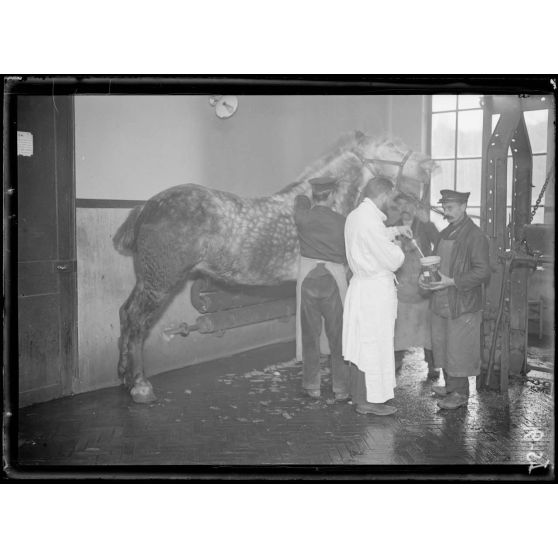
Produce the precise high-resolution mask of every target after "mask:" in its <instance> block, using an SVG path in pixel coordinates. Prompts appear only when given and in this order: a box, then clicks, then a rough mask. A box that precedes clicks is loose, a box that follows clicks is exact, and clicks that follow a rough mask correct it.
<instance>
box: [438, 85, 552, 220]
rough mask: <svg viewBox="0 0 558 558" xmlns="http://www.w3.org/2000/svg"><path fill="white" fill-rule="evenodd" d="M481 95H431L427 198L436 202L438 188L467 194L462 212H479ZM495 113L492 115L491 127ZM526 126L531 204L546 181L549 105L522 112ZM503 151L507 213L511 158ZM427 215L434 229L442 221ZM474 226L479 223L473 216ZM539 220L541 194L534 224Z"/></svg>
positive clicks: (541, 215)
mask: <svg viewBox="0 0 558 558" xmlns="http://www.w3.org/2000/svg"><path fill="white" fill-rule="evenodd" d="M481 98H482V95H433V96H432V121H431V155H432V158H433V159H434V160H435V161H436V162H437V163H438V165H439V167H440V170H439V171H438V172H437V173H435V174H434V175H433V176H432V180H431V184H430V200H431V203H432V205H438V200H439V199H440V190H446V189H449V190H459V191H464V192H471V195H470V196H469V204H468V208H467V213H468V214H469V215H473V216H474V215H476V216H480V203H481V180H482V176H481V173H482V126H483V109H482V107H481ZM499 117H500V115H499V114H494V115H492V130H494V128H495V126H496V123H497V122H498V119H499ZM524 117H525V124H526V126H527V132H528V134H529V140H530V143H531V150H532V152H533V178H532V182H533V190H532V192H531V199H532V204H533V206H534V204H535V202H536V200H537V198H538V196H539V194H540V192H541V188H542V186H543V184H544V182H545V180H546V174H547V171H546V157H547V133H548V125H549V123H548V109H544V110H530V111H525V112H524ZM512 161H513V160H512V157H511V150H509V151H508V176H507V179H508V187H507V195H508V201H507V214H508V219H509V216H511V199H512V193H511V184H512V172H513V162H512ZM431 219H432V221H433V222H434V223H435V224H436V226H437V227H438V228H439V229H442V228H444V227H445V226H446V225H447V223H446V222H445V221H444V219H443V218H442V217H441V215H439V214H438V213H435V212H432V213H431ZM475 222H476V223H477V224H478V223H480V221H479V220H478V219H475ZM543 222H544V197H543V199H542V202H541V206H540V207H539V210H538V211H537V213H536V214H535V216H534V218H533V223H543Z"/></svg>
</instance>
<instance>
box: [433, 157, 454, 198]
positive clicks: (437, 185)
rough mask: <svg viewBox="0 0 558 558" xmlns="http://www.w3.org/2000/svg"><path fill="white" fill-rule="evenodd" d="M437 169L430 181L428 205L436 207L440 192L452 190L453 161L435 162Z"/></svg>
mask: <svg viewBox="0 0 558 558" xmlns="http://www.w3.org/2000/svg"><path fill="white" fill-rule="evenodd" d="M436 162H437V163H438V165H439V167H440V168H439V169H437V170H435V171H434V173H433V174H432V177H431V179H430V203H431V204H432V205H437V204H438V200H439V199H440V190H454V189H455V188H454V187H453V170H454V165H455V163H454V162H453V161H436Z"/></svg>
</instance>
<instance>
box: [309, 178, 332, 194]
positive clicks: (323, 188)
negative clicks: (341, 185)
mask: <svg viewBox="0 0 558 558" xmlns="http://www.w3.org/2000/svg"><path fill="white" fill-rule="evenodd" d="M308 182H310V184H311V186H312V193H313V194H327V193H329V192H333V190H335V188H337V181H336V180H335V178H331V177H329V176H321V177H318V178H311V179H310V180H309V181H308Z"/></svg>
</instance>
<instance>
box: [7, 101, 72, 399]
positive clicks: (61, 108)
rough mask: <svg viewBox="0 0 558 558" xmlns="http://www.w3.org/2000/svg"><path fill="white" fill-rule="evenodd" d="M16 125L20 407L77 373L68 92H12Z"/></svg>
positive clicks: (66, 389) (57, 392)
mask: <svg viewBox="0 0 558 558" xmlns="http://www.w3.org/2000/svg"><path fill="white" fill-rule="evenodd" d="M17 130H18V156H17V198H18V200H17V211H18V213H17V215H18V225H17V254H18V256H17V259H18V265H17V272H18V346H19V376H18V380H19V406H20V407H21V406H25V405H28V404H30V403H36V402H39V401H47V400H49V399H53V398H56V397H60V396H62V395H68V394H70V393H71V392H72V380H73V378H74V376H75V375H76V373H77V358H76V357H77V355H76V351H77V319H76V317H77V308H76V300H77V298H76V256H75V180H74V106H73V97H71V96H43V95H39V96H31V95H20V96H18V97H17ZM20 132H25V134H23V135H22V134H21V133H20ZM22 140H23V142H25V143H26V145H25V146H24V145H23V142H22ZM31 144H32V147H31Z"/></svg>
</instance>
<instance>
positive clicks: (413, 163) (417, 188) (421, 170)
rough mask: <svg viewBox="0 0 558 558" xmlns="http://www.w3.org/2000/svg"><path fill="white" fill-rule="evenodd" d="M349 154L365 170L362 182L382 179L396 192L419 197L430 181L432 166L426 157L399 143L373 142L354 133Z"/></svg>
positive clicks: (360, 134)
mask: <svg viewBox="0 0 558 558" xmlns="http://www.w3.org/2000/svg"><path fill="white" fill-rule="evenodd" d="M356 138H357V144H356V145H355V147H354V149H353V152H354V153H355V155H356V156H357V157H358V158H359V159H360V161H361V163H362V165H363V167H364V168H365V169H366V170H367V171H368V176H366V173H365V177H364V182H365V183H366V182H368V180H369V179H370V178H372V177H373V176H385V177H386V178H389V179H390V180H391V181H392V182H393V183H394V185H395V188H396V190H398V191H401V192H403V193H406V194H411V195H413V196H414V197H417V198H419V199H421V198H422V194H423V185H424V184H425V183H427V182H428V181H429V180H430V175H431V173H432V171H433V170H434V169H435V168H436V163H435V162H434V161H433V160H432V159H430V157H429V156H428V155H425V154H424V153H419V152H417V151H413V150H411V149H409V147H407V146H406V145H405V144H404V143H403V142H401V141H400V140H393V139H381V140H378V139H374V138H371V137H369V136H366V135H364V134H362V133H360V132H357V133H356Z"/></svg>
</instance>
